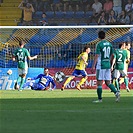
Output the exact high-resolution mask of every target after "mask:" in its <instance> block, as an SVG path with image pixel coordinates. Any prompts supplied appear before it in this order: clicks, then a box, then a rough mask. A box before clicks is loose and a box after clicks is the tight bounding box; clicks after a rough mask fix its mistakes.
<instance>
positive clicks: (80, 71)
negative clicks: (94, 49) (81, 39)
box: [61, 46, 90, 91]
mask: <svg viewBox="0 0 133 133" xmlns="http://www.w3.org/2000/svg"><path fill="white" fill-rule="evenodd" d="M89 53H90V48H89V47H88V46H85V47H84V50H83V52H82V53H81V54H80V55H79V56H78V58H77V60H78V63H77V65H76V67H75V70H74V71H73V73H72V76H71V77H69V78H68V79H67V80H66V81H65V83H64V84H63V86H62V88H61V90H62V91H63V90H64V88H65V86H66V85H67V84H68V83H69V82H70V81H71V80H72V79H74V78H75V77H77V76H79V75H82V76H83V78H82V79H81V80H80V82H79V83H78V84H77V85H76V88H77V89H78V90H79V91H81V88H80V86H81V85H82V84H83V83H84V82H85V81H86V80H87V78H88V76H87V72H86V71H85V68H86V66H87V65H88V63H87V60H88V54H89Z"/></svg>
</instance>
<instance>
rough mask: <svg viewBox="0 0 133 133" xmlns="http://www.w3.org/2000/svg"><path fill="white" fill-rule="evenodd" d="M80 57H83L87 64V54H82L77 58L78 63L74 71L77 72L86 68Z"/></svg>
mask: <svg viewBox="0 0 133 133" xmlns="http://www.w3.org/2000/svg"><path fill="white" fill-rule="evenodd" d="M82 57H84V59H85V62H87V60H88V53H86V52H82V53H81V54H80V55H79V56H78V58H77V59H78V63H77V65H76V67H75V69H78V70H85V67H86V64H85V62H84V60H83V59H82Z"/></svg>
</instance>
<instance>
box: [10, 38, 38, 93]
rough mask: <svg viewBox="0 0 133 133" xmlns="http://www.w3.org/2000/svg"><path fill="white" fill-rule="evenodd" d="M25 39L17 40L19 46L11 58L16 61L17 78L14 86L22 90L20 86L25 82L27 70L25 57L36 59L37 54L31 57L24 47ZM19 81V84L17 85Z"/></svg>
mask: <svg viewBox="0 0 133 133" xmlns="http://www.w3.org/2000/svg"><path fill="white" fill-rule="evenodd" d="M24 45H25V41H23V40H21V41H19V48H18V49H17V50H15V52H14V53H13V57H12V60H13V61H17V63H18V74H19V76H18V78H17V82H16V83H15V86H14V88H15V89H18V90H20V91H22V87H23V85H24V82H25V77H26V75H27V72H28V63H27V58H28V59H29V60H33V59H37V55H35V56H33V57H31V56H30V53H29V52H28V50H27V49H26V48H24ZM19 83H20V85H18V84H19Z"/></svg>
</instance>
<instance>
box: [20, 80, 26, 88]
mask: <svg viewBox="0 0 133 133" xmlns="http://www.w3.org/2000/svg"><path fill="white" fill-rule="evenodd" d="M24 81H25V78H22V79H21V83H20V88H19V89H20V90H22V87H23V85H24Z"/></svg>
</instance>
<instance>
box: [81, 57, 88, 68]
mask: <svg viewBox="0 0 133 133" xmlns="http://www.w3.org/2000/svg"><path fill="white" fill-rule="evenodd" d="M81 58H82V60H83V61H84V64H85V65H86V66H87V65H88V63H87V61H86V57H85V56H84V55H83V56H82V57H81Z"/></svg>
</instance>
